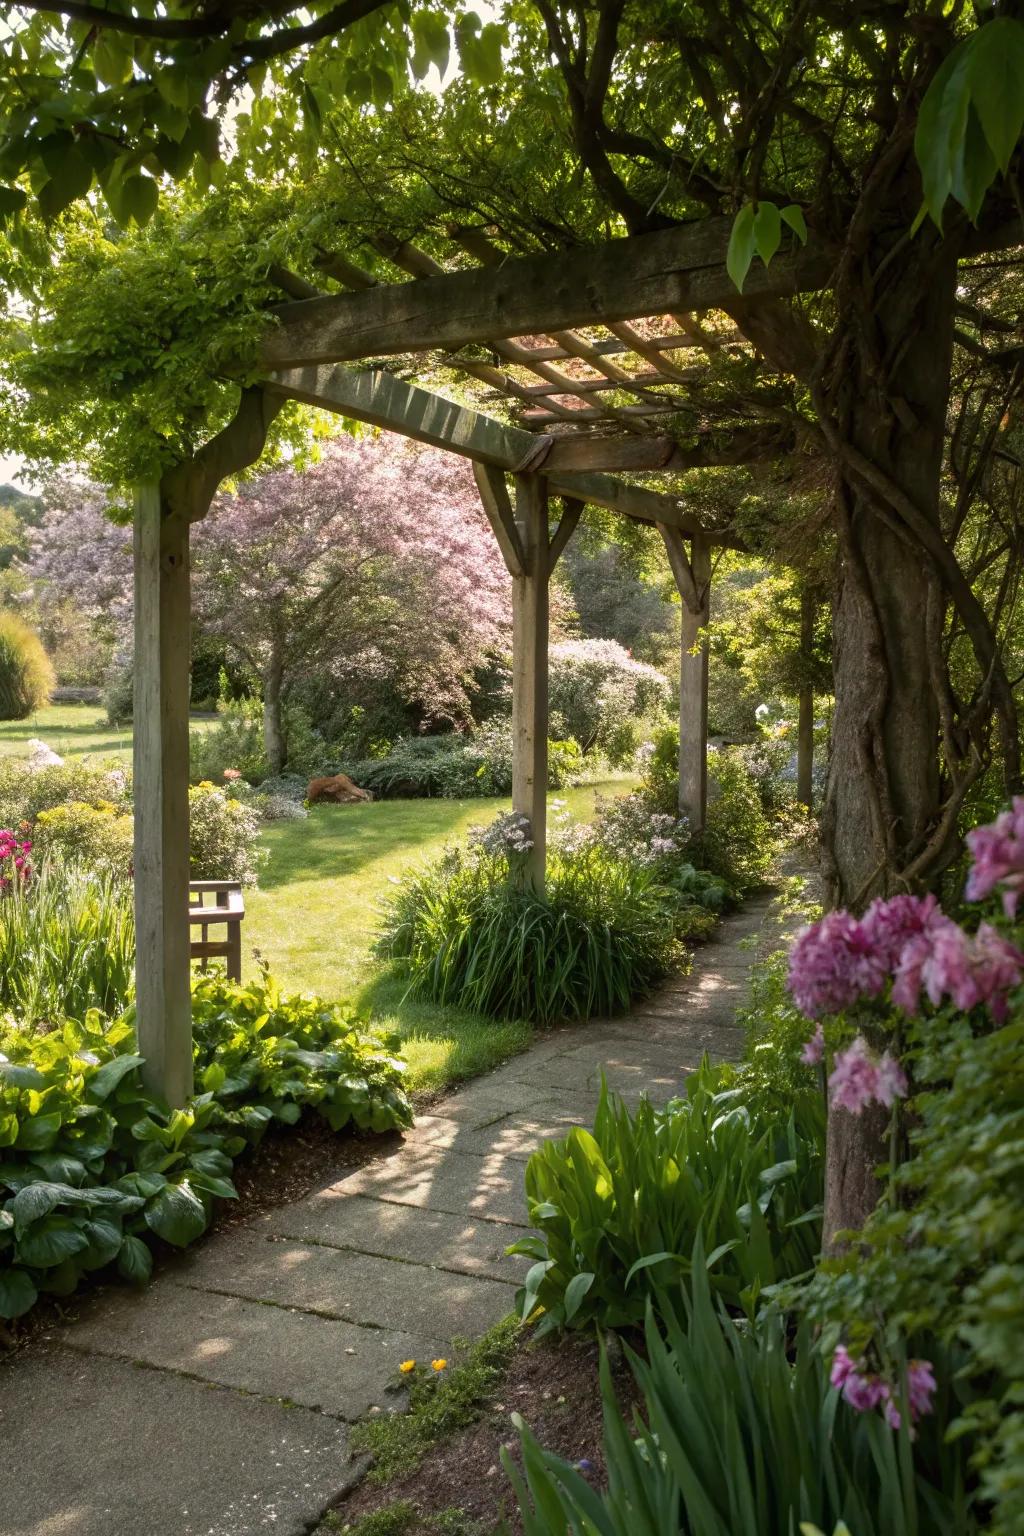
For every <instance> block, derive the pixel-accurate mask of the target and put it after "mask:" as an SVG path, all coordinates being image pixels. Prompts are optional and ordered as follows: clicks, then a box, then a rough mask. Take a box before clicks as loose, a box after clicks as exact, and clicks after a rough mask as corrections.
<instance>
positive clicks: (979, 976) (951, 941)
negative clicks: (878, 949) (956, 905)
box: [892, 913, 1024, 1021]
mask: <svg viewBox="0 0 1024 1536" xmlns="http://www.w3.org/2000/svg"><path fill="white" fill-rule="evenodd" d="M1022 975H1024V954H1022V953H1021V951H1020V950H1019V949H1017V948H1016V946H1015V945H1013V944H1011V943H1010V941H1009V940H1008V939H1005V938H1004V937H1003V936H1002V934H1001V933H999V932H997V930H996V929H995V928H993V927H992V926H991V924H989V923H982V925H981V927H980V928H979V929H978V932H977V934H976V935H975V937H974V938H973V939H972V938H971V937H970V935H969V934H966V933H965V932H964V930H963V929H962V928H961V927H960V926H959V925H958V924H957V923H954V922H953V920H952V918H949V917H945V916H944V915H943V914H942V913H936V914H935V916H934V917H933V918H932V920H931V921H930V923H929V926H928V929H927V930H926V931H925V932H924V933H921V934H919V935H918V936H917V937H916V938H913V939H911V940H910V942H909V943H908V944H907V946H906V948H905V949H904V951H903V954H902V955H901V957H900V961H899V964H898V966H897V968H896V977H895V980H894V982H893V988H892V1000H893V1002H894V1003H896V1004H897V1005H898V1006H899V1007H901V1008H903V1009H905V1010H906V1012H907V1013H917V1012H918V1009H919V1007H920V1000H921V990H922V988H923V989H924V991H925V992H926V993H927V994H928V997H929V999H930V1000H931V1002H932V1003H933V1004H935V1005H936V1006H937V1005H938V1004H939V1003H941V1002H942V1001H943V999H944V998H946V997H949V998H950V999H951V1000H952V1001H953V1002H954V1003H955V1004H956V1006H957V1007H958V1008H963V1009H968V1008H976V1007H977V1006H978V1004H979V1003H984V1004H986V1005H987V1006H988V1008H989V1009H990V1010H991V1012H992V1015H993V1017H994V1018H995V1019H997V1020H1000V1021H1001V1020H1002V1019H1004V1018H1005V1017H1006V998H1007V994H1008V993H1009V992H1010V991H1011V990H1012V989H1013V988H1014V987H1015V986H1016V985H1017V984H1018V982H1019V981H1020V979H1021V976H1022Z"/></svg>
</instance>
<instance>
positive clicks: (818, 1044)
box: [800, 1024, 825, 1067]
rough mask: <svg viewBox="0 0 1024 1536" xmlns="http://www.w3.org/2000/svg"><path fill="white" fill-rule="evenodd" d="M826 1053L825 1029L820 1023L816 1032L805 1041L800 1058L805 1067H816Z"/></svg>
mask: <svg viewBox="0 0 1024 1536" xmlns="http://www.w3.org/2000/svg"><path fill="white" fill-rule="evenodd" d="M824 1055H825V1031H824V1030H823V1029H822V1027H821V1025H820V1024H818V1025H817V1026H816V1028H815V1031H814V1034H813V1035H812V1036H811V1038H810V1039H809V1040H805V1041H804V1048H803V1050H802V1051H801V1052H800V1060H801V1061H802V1062H803V1064H804V1066H805V1067H816V1066H817V1065H818V1063H819V1062H820V1061H822V1060H823V1058H824Z"/></svg>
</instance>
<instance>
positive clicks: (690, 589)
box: [658, 523, 711, 837]
mask: <svg viewBox="0 0 1024 1536" xmlns="http://www.w3.org/2000/svg"><path fill="white" fill-rule="evenodd" d="M658 526H659V528H660V530H661V536H662V538H663V539H664V541H665V549H666V551H667V553H668V558H669V564H670V565H671V567H672V573H673V575H674V576H675V579H676V585H677V587H678V588H679V595H680V598H681V599H682V625H681V635H680V643H679V813H680V815H681V816H685V817H686V818H687V820H688V821H689V823H690V830H691V832H692V834H693V835H694V836H695V837H699V836H700V834H701V833H702V832H703V830H704V823H705V821H706V820H707V808H708V644H707V634H706V631H707V626H708V622H709V620H710V616H711V549H710V546H709V544H708V541H707V539H706V538H704V537H703V536H702V535H701V534H694V536H693V538H692V540H691V543H690V554H689V556H687V553H686V546H685V544H684V542H683V537H682V534H681V533H680V532H679V530H678V528H668V527H666V526H665V525H664V524H661V523H659V525H658Z"/></svg>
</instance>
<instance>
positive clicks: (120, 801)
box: [0, 757, 131, 827]
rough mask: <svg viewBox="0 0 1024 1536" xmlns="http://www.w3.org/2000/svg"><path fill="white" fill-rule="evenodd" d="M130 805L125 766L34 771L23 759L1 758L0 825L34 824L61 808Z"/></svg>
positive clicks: (70, 766) (125, 807)
mask: <svg viewBox="0 0 1024 1536" xmlns="http://www.w3.org/2000/svg"><path fill="white" fill-rule="evenodd" d="M72 802H77V803H78V804H80V805H90V806H93V807H97V806H102V805H113V806H114V807H115V808H116V809H117V810H118V811H127V810H128V809H129V808H130V806H131V774H130V771H129V770H128V769H126V768H125V767H124V766H123V765H122V764H120V763H118V764H114V765H111V766H108V767H94V766H91V765H90V764H87V763H81V762H75V761H71V762H68V763H61V764H59V765H55V766H50V767H42V768H34V767H32V765H31V764H30V763H29V762H26V761H25V760H24V759H23V758H13V757H5V758H0V826H5V827H19V826H21V825H22V823H26V824H31V823H32V822H34V821H35V819H36V817H37V816H38V815H39V813H40V811H49V810H53V808H54V807H55V806H58V805H69V804H71V803H72Z"/></svg>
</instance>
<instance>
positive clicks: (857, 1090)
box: [828, 1035, 907, 1115]
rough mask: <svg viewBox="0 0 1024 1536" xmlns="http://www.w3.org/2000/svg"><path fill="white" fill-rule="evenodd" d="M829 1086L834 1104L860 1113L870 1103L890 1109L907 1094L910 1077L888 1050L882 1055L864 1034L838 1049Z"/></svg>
mask: <svg viewBox="0 0 1024 1536" xmlns="http://www.w3.org/2000/svg"><path fill="white" fill-rule="evenodd" d="M828 1086H829V1092H830V1093H831V1096H832V1103H833V1104H835V1105H838V1107H839V1108H840V1109H845V1110H848V1111H849V1113H850V1114H851V1115H859V1114H860V1112H861V1110H862V1109H866V1108H867V1106H868V1105H869V1104H874V1103H878V1104H884V1105H885V1107H886V1108H887V1109H888V1108H890V1107H891V1106H892V1104H893V1101H894V1100H895V1099H902V1098H904V1097H905V1096H906V1092H907V1079H906V1076H905V1074H904V1071H903V1068H902V1067H901V1066H900V1064H899V1062H898V1061H896V1060H895V1059H894V1058H893V1057H892V1056H890V1054H889V1052H888V1051H886V1053H885V1055H884V1056H882V1057H881V1059H879V1058H878V1057H876V1056H875V1054H874V1052H873V1051H872V1050H871V1047H870V1046H869V1045H868V1043H867V1041H866V1040H865V1039H864V1036H863V1035H858V1036H857V1038H856V1040H854V1042H853V1044H852V1045H851V1046H850V1047H849V1049H848V1050H845V1051H839V1052H837V1054H836V1062H835V1067H834V1069H833V1071H832V1075H831V1077H830V1078H829V1080H828Z"/></svg>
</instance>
